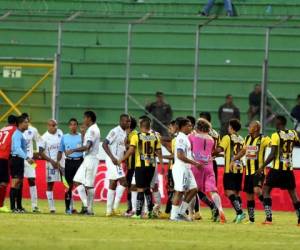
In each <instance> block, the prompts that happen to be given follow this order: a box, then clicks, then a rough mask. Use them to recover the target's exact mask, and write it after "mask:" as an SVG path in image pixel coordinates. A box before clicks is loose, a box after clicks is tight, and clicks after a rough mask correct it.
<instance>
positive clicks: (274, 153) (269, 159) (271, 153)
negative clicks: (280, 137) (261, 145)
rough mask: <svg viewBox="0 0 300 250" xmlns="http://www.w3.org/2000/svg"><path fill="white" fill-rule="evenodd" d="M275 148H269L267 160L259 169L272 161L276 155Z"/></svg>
mask: <svg viewBox="0 0 300 250" xmlns="http://www.w3.org/2000/svg"><path fill="white" fill-rule="evenodd" d="M277 150H278V149H277V146H272V147H271V152H270V154H269V155H268V158H267V159H266V160H265V162H264V164H263V165H262V166H261V168H265V167H266V166H268V165H269V164H270V163H271V162H272V161H273V160H274V159H275V156H276V153H277Z"/></svg>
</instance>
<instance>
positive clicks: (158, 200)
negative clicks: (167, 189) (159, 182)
mask: <svg viewBox="0 0 300 250" xmlns="http://www.w3.org/2000/svg"><path fill="white" fill-rule="evenodd" d="M153 198H154V201H155V205H157V206H158V207H160V205H161V195H160V192H159V191H157V192H153Z"/></svg>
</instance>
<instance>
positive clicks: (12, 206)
mask: <svg viewBox="0 0 300 250" xmlns="http://www.w3.org/2000/svg"><path fill="white" fill-rule="evenodd" d="M16 191H17V190H16V189H15V188H13V187H11V188H10V192H9V197H10V209H11V210H14V209H15V208H16Z"/></svg>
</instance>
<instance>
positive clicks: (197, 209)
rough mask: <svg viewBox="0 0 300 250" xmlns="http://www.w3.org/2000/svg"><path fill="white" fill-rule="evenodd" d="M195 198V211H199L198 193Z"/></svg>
mask: <svg viewBox="0 0 300 250" xmlns="http://www.w3.org/2000/svg"><path fill="white" fill-rule="evenodd" d="M195 199H196V200H195V206H194V208H195V212H196V213H198V212H199V198H198V195H196V197H195Z"/></svg>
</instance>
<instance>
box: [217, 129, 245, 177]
mask: <svg viewBox="0 0 300 250" xmlns="http://www.w3.org/2000/svg"><path fill="white" fill-rule="evenodd" d="M243 145H244V139H243V137H242V136H240V135H238V134H232V135H225V136H223V138H222V140H221V142H220V144H219V146H220V147H221V148H223V150H224V160H225V164H224V168H225V169H224V173H230V162H231V161H232V160H233V158H234V156H236V155H237V154H238V153H239V152H240V151H241V149H242V148H243ZM232 173H234V174H238V173H243V169H237V168H236V167H234V169H233V172H232Z"/></svg>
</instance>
